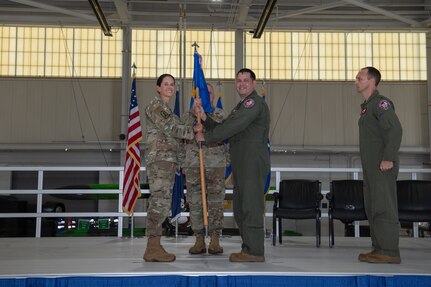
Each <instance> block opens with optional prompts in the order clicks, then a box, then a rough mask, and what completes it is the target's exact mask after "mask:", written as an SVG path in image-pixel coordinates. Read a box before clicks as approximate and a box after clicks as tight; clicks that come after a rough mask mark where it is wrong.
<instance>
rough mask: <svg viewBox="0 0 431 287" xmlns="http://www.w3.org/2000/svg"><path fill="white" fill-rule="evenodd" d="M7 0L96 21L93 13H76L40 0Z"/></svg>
mask: <svg viewBox="0 0 431 287" xmlns="http://www.w3.org/2000/svg"><path fill="white" fill-rule="evenodd" d="M9 1H11V2H16V3H20V4H23V5H27V6H31V7H37V8H40V9H43V10H47V11H49V12H56V13H61V14H65V15H69V16H73V17H76V18H81V19H85V20H89V21H91V23H93V22H96V19H95V18H94V16H93V15H88V14H83V13H78V12H74V11H72V10H68V9H63V8H59V7H56V6H52V5H48V4H44V3H40V2H37V1H32V0H9Z"/></svg>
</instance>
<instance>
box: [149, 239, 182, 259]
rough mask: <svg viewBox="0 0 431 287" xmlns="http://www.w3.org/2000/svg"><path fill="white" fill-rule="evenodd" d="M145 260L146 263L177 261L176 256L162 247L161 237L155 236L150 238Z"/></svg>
mask: <svg viewBox="0 0 431 287" xmlns="http://www.w3.org/2000/svg"><path fill="white" fill-rule="evenodd" d="M144 260H145V261H146V262H172V261H174V260H175V255H174V254H171V253H168V252H166V250H165V249H164V248H163V246H162V245H160V236H153V237H149V238H148V242H147V248H146V249H145V253H144Z"/></svg>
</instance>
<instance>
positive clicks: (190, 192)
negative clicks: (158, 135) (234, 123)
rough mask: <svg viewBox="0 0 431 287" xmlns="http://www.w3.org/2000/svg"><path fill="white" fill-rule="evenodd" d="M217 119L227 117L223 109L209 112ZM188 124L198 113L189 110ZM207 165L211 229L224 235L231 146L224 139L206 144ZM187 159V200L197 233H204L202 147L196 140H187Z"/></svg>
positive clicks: (191, 122)
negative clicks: (201, 174)
mask: <svg viewBox="0 0 431 287" xmlns="http://www.w3.org/2000/svg"><path fill="white" fill-rule="evenodd" d="M208 116H209V117H211V118H212V119H213V120H214V121H216V122H222V120H223V119H224V118H225V113H224V112H223V110H221V109H218V108H215V109H214V112H213V113H211V114H208ZM183 120H184V122H185V123H188V124H190V125H192V124H193V123H194V121H195V118H194V116H193V115H192V114H191V113H190V112H189V113H186V114H185V115H184V116H183ZM202 150H203V155H204V167H205V181H206V194H207V204H208V231H209V234H212V233H213V232H216V233H217V234H218V235H220V233H221V230H222V228H223V209H224V198H225V180H224V176H225V172H226V159H227V146H226V145H225V144H224V143H223V142H218V143H214V144H207V145H205V144H204V145H202ZM185 151H186V158H185V160H184V163H183V167H184V172H185V174H186V185H187V201H188V202H189V204H190V219H191V222H192V229H193V231H194V232H195V234H202V235H203V233H204V229H203V228H204V226H203V213H202V193H201V176H200V164H199V146H198V144H197V143H196V142H195V141H194V140H193V141H189V140H186V145H185Z"/></svg>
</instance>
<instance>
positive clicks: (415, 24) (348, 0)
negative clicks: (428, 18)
mask: <svg viewBox="0 0 431 287" xmlns="http://www.w3.org/2000/svg"><path fill="white" fill-rule="evenodd" d="M343 1H344V2H346V3H349V4H352V5H354V6H358V7H361V8H364V9H366V10H370V11H372V12H375V13H378V14H382V15H385V16H387V17H389V18H392V19H395V20H398V21H401V22H404V23H406V24H409V25H410V26H412V27H416V28H420V27H422V24H421V23H420V22H418V21H415V20H412V19H409V18H406V17H403V16H401V15H398V14H396V13H393V12H390V11H388V10H385V9H382V8H379V7H376V6H373V5H370V4H367V3H365V2H363V1H358V0H343Z"/></svg>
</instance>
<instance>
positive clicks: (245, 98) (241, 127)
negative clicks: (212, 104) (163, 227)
mask: <svg viewBox="0 0 431 287" xmlns="http://www.w3.org/2000/svg"><path fill="white" fill-rule="evenodd" d="M235 85H236V90H237V92H238V94H239V96H240V98H241V100H240V102H239V103H238V104H237V105H236V107H235V108H234V109H233V110H232V112H231V113H230V115H229V116H228V117H227V118H226V119H225V120H224V121H223V122H222V123H217V122H215V121H213V120H212V119H211V118H210V117H207V116H206V115H205V113H203V112H202V111H203V110H201V114H202V120H203V121H204V122H203V125H204V127H205V132H204V133H202V127H201V126H200V127H199V126H198V127H197V128H196V129H195V132H197V133H196V140H198V141H205V142H207V143H216V142H220V141H222V140H224V139H228V140H229V147H230V150H229V152H230V158H231V164H232V175H233V180H234V190H233V214H234V218H235V221H236V223H237V225H238V228H239V233H240V236H241V239H242V245H241V252H239V253H232V254H231V255H230V257H229V260H230V261H231V262H263V261H265V248H264V239H265V234H264V226H263V225H264V220H263V216H264V187H265V182H266V178H267V176H268V173H269V171H270V161H269V153H268V135H269V123H270V114H269V109H268V106H267V104H266V103H265V101H263V99H262V98H261V97H260V96H259V95H258V94H257V92H256V91H255V88H256V75H255V73H254V72H253V71H252V70H250V69H246V68H243V69H241V70H239V71H238V72H237V74H236V80H235Z"/></svg>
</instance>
